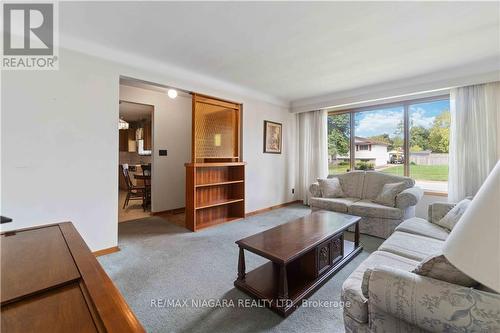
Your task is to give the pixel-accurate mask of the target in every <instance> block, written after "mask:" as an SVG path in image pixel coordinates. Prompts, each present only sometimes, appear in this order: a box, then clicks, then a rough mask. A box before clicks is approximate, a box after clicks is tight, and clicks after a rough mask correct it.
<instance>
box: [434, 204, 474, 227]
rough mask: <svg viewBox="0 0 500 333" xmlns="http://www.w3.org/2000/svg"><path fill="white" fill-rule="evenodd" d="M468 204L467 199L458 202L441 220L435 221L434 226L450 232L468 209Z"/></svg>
mask: <svg viewBox="0 0 500 333" xmlns="http://www.w3.org/2000/svg"><path fill="white" fill-rule="evenodd" d="M470 203H471V201H470V200H469V199H464V200H462V201H460V202H459V203H457V204H456V205H455V207H453V208H452V209H451V210H450V211H449V212H448V213H446V215H445V216H444V217H443V218H442V219H440V220H439V221H437V222H436V224H437V225H439V226H441V227H443V228H446V229H448V230H450V231H451V230H452V229H453V227H454V226H455V224H457V222H458V220H460V218H461V217H462V215H463V214H464V213H465V210H466V209H467V207H469V204H470Z"/></svg>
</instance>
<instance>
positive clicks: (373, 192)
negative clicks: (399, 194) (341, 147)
mask: <svg viewBox="0 0 500 333" xmlns="http://www.w3.org/2000/svg"><path fill="white" fill-rule="evenodd" d="M399 182H404V183H405V187H404V188H403V189H402V190H401V191H403V190H405V189H407V188H410V187H413V186H414V185H415V181H414V180H413V179H411V178H409V177H400V176H394V175H388V174H385V173H382V172H379V171H367V172H366V175H365V179H364V182H363V191H362V193H361V195H360V198H361V199H370V200H373V199H375V198H376V197H377V196H378V194H379V193H380V191H382V187H383V186H384V185H385V184H387V183H399Z"/></svg>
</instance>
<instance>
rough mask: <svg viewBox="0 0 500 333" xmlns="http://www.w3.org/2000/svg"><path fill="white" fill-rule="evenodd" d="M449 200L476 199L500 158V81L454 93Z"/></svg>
mask: <svg viewBox="0 0 500 333" xmlns="http://www.w3.org/2000/svg"><path fill="white" fill-rule="evenodd" d="M450 108H451V110H450V111H451V128H450V171H449V179H448V198H449V200H450V201H452V202H457V201H459V200H462V199H463V198H465V197H467V196H473V195H475V194H476V192H477V190H478V189H479V187H480V186H481V184H482V183H483V182H484V180H485V179H486V177H487V176H488V174H489V173H490V171H491V170H492V169H493V167H494V166H495V164H496V162H497V161H498V159H499V158H500V152H499V151H500V146H499V145H500V142H499V141H500V137H499V135H500V131H499V126H500V82H495V83H487V84H480V85H474V86H468V87H462V88H455V89H452V90H451V93H450Z"/></svg>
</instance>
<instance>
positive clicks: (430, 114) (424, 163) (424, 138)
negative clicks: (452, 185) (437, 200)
mask: <svg viewBox="0 0 500 333" xmlns="http://www.w3.org/2000/svg"><path fill="white" fill-rule="evenodd" d="M449 110H450V102H449V100H441V101H435V102H428V103H421V104H413V105H410V108H409V112H410V177H412V178H413V179H415V180H416V183H417V185H419V186H420V187H422V188H424V189H426V190H432V191H440V192H447V191H448V152H449V136H450V111H449Z"/></svg>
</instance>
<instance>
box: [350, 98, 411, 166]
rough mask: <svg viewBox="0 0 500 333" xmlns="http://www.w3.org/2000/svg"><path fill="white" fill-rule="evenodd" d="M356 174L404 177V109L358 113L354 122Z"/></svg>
mask: <svg viewBox="0 0 500 333" xmlns="http://www.w3.org/2000/svg"><path fill="white" fill-rule="evenodd" d="M354 121H355V128H354V135H355V142H354V146H355V151H354V157H355V160H356V165H355V169H356V170H376V171H381V172H385V173H389V174H393V175H398V176H403V175H404V154H403V152H404V108H403V107H402V106H401V107H393V108H386V109H378V110H373V111H364V112H357V113H356V115H355V118H354Z"/></svg>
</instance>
